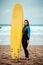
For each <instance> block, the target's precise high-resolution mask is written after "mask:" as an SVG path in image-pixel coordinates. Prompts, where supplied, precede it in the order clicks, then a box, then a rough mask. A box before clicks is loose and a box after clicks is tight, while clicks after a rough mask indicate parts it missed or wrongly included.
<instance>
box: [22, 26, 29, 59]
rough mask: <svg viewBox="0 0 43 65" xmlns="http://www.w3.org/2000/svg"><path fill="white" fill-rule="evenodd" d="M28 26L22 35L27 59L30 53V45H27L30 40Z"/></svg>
mask: <svg viewBox="0 0 43 65" xmlns="http://www.w3.org/2000/svg"><path fill="white" fill-rule="evenodd" d="M25 28H26V26H25V27H24V28H23V34H22V46H23V49H24V52H25V57H26V58H29V52H28V50H27V46H28V43H27V40H29V37H28V35H27V34H28V30H27V29H25Z"/></svg>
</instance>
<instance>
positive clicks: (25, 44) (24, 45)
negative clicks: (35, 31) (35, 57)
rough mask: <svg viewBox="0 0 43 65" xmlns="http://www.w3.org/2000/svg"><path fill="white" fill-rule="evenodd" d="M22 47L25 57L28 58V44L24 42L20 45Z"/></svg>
mask: <svg viewBox="0 0 43 65" xmlns="http://www.w3.org/2000/svg"><path fill="white" fill-rule="evenodd" d="M22 45H23V49H24V52H25V57H26V58H29V53H28V50H27V46H28V43H27V42H26V41H24V42H23V43H22Z"/></svg>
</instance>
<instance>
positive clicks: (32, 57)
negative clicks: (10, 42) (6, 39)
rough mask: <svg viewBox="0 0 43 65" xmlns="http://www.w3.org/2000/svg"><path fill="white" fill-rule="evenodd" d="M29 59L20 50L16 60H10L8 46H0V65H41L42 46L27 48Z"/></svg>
mask: <svg viewBox="0 0 43 65" xmlns="http://www.w3.org/2000/svg"><path fill="white" fill-rule="evenodd" d="M28 51H29V59H28V60H27V59H24V58H25V57H24V51H23V48H21V52H20V56H19V59H18V60H13V59H12V58H11V53H10V46H0V65H43V46H28Z"/></svg>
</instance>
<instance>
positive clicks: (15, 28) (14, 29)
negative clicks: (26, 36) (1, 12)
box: [10, 4, 23, 59]
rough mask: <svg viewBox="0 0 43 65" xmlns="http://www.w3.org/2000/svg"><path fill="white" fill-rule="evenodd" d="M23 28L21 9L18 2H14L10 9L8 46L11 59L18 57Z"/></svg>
mask: <svg viewBox="0 0 43 65" xmlns="http://www.w3.org/2000/svg"><path fill="white" fill-rule="evenodd" d="M22 28H23V9H22V6H21V5H20V4H16V5H15V6H14V8H13V11H12V22H11V31H10V32H11V35H10V48H11V57H12V59H18V58H19V53H20V49H21V40H22Z"/></svg>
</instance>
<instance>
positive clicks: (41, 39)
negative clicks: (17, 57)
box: [0, 26, 43, 45]
mask: <svg viewBox="0 0 43 65" xmlns="http://www.w3.org/2000/svg"><path fill="white" fill-rule="evenodd" d="M10 28H11V26H1V27H0V45H10ZM30 30H31V32H30V42H29V45H43V26H30Z"/></svg>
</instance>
